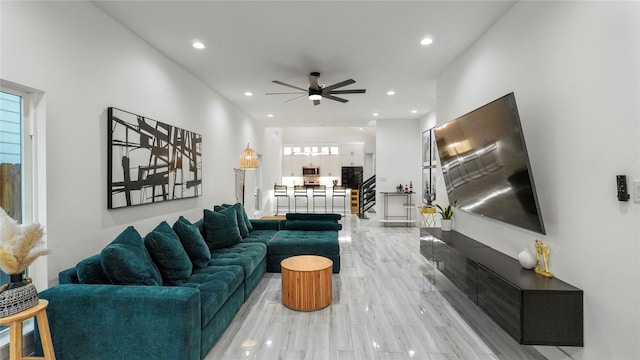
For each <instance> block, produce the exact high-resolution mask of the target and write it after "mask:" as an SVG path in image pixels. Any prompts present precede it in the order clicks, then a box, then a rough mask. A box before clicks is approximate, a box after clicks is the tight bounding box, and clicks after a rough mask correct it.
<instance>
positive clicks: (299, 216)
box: [285, 213, 342, 222]
mask: <svg viewBox="0 0 640 360" xmlns="http://www.w3.org/2000/svg"><path fill="white" fill-rule="evenodd" d="M285 216H286V219H287V220H308V221H333V222H337V221H340V219H342V215H341V214H308V213H287V214H286V215H285Z"/></svg>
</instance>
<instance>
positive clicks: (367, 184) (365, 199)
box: [358, 175, 376, 219]
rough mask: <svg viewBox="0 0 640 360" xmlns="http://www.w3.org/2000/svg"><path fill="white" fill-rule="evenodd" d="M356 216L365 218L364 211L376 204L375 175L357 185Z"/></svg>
mask: <svg viewBox="0 0 640 360" xmlns="http://www.w3.org/2000/svg"><path fill="white" fill-rule="evenodd" d="M358 193H359V195H360V197H359V199H358V217H359V218H361V219H366V218H367V217H366V216H365V213H366V212H367V211H369V210H370V209H371V208H372V207H374V206H375V205H376V176H375V175H373V176H372V177H370V178H368V179H367V180H365V181H364V182H363V183H362V184H360V186H359V187H358Z"/></svg>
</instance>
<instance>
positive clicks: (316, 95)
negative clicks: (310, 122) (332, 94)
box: [309, 94, 322, 100]
mask: <svg viewBox="0 0 640 360" xmlns="http://www.w3.org/2000/svg"><path fill="white" fill-rule="evenodd" d="M320 99H322V95H320V94H311V95H309V100H320Z"/></svg>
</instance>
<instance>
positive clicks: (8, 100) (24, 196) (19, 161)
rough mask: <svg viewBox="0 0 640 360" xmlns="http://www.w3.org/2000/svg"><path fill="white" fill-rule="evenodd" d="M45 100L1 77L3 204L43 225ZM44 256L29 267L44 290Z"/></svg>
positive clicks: (2, 335)
mask: <svg viewBox="0 0 640 360" xmlns="http://www.w3.org/2000/svg"><path fill="white" fill-rule="evenodd" d="M45 103H46V101H45V96H44V93H43V92H41V91H38V90H35V89H31V88H28V87H25V86H21V85H18V84H15V83H11V82H8V81H5V80H2V79H0V206H1V207H2V208H3V209H4V210H5V211H6V212H7V214H9V215H10V216H11V217H13V218H14V219H16V220H17V221H18V222H21V223H31V222H39V223H40V224H41V225H43V226H46V206H45V205H44V202H45V198H46V195H45V191H46V156H45V150H46V148H45V140H44V139H45V137H44V134H45V126H44V119H45ZM36 175H37V176H36ZM45 242H46V235H45ZM40 259H42V260H40ZM40 259H39V260H36V261H35V262H34V263H33V264H32V265H31V266H30V267H29V269H28V270H27V271H28V276H29V277H31V278H32V279H33V281H34V284H35V285H36V288H37V289H41V290H43V289H46V288H47V278H48V277H47V270H46V268H47V266H46V257H41V258H40ZM8 281H9V276H8V275H7V274H4V273H2V271H0V284H4V283H6V282H8ZM30 324H31V322H30V321H28V322H27V323H26V324H25V327H24V330H25V331H31V330H30V329H32V326H31V325H30ZM3 330H4V329H2V328H0V347H2V346H5V345H6V344H7V343H8V341H9V339H8V336H7V334H6V333H8V332H7V331H6V330H4V331H3Z"/></svg>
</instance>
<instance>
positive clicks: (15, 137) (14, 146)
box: [0, 92, 23, 284]
mask: <svg viewBox="0 0 640 360" xmlns="http://www.w3.org/2000/svg"><path fill="white" fill-rule="evenodd" d="M22 173H23V171H22V96H19V95H15V94H10V93H7V92H0V207H2V208H3V209H4V210H5V211H6V212H7V214H9V216H11V217H12V218H14V219H16V220H17V221H18V222H22ZM7 282H9V276H8V275H7V274H5V273H4V272H2V271H0V284H4V283H7Z"/></svg>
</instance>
